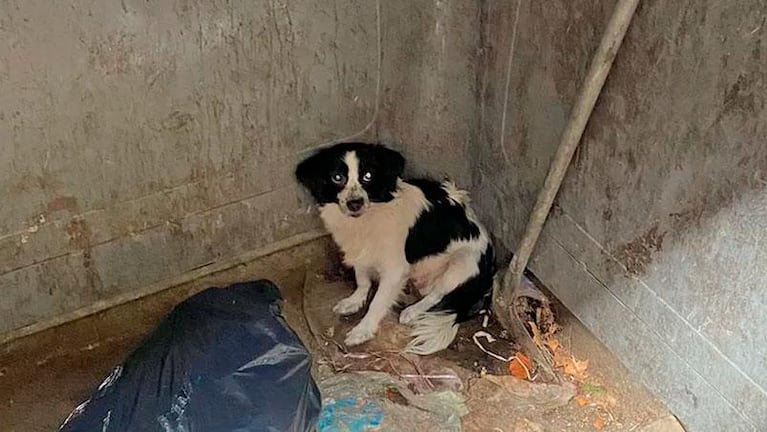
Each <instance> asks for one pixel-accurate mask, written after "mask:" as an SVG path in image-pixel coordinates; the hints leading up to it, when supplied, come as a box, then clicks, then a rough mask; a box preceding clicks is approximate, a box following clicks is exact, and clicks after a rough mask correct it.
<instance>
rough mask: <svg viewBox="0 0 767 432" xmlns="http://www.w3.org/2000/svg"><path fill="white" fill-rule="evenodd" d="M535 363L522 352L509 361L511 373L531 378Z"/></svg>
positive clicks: (518, 376) (515, 375)
mask: <svg viewBox="0 0 767 432" xmlns="http://www.w3.org/2000/svg"><path fill="white" fill-rule="evenodd" d="M532 370H533V363H532V362H531V361H530V359H529V358H527V356H526V355H524V354H522V353H517V354H516V355H514V357H512V359H511V361H510V362H509V374H510V375H511V376H513V377H516V378H519V379H525V380H526V379H530V373H531V371H532Z"/></svg>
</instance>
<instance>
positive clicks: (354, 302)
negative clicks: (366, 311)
mask: <svg viewBox="0 0 767 432" xmlns="http://www.w3.org/2000/svg"><path fill="white" fill-rule="evenodd" d="M364 305H365V298H364V297H355V296H354V295H350V296H349V297H346V298H345V299H343V300H341V301H339V302H338V303H336V305H335V306H333V312H334V313H336V314H338V315H351V314H353V313H356V312H357V311H359V310H360V309H362V306H364Z"/></svg>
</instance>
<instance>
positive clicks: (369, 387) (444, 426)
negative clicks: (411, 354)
mask: <svg viewBox="0 0 767 432" xmlns="http://www.w3.org/2000/svg"><path fill="white" fill-rule="evenodd" d="M319 385H320V388H321V389H322V395H323V410H322V414H321V415H320V423H319V431H320V432H363V431H366V430H372V429H374V428H378V430H384V431H387V432H388V431H391V432H412V431H419V432H431V431H433V432H442V431H445V432H450V431H455V432H458V431H460V430H461V417H462V416H464V415H466V414H467V413H468V411H467V409H466V406H465V404H464V401H463V397H462V396H461V395H460V394H459V393H457V392H455V391H452V390H441V391H440V390H435V391H428V392H424V393H415V392H413V391H412V390H411V389H410V388H409V384H408V383H407V382H405V381H403V380H400V379H397V378H395V377H393V376H391V375H389V374H387V373H383V372H350V373H344V374H336V375H333V376H331V377H330V378H328V379H326V380H323V381H321V382H320V384H319Z"/></svg>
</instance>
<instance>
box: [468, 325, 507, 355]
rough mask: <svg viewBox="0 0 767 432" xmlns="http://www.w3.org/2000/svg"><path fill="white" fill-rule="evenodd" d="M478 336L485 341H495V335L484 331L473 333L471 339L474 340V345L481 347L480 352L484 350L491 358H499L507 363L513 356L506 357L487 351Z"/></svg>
mask: <svg viewBox="0 0 767 432" xmlns="http://www.w3.org/2000/svg"><path fill="white" fill-rule="evenodd" d="M480 338H482V339H485V340H486V341H488V342H490V343H492V342H495V341H496V339H495V337H494V336H493V335H491V334H490V333H488V332H486V331H478V332H476V333H474V336H472V337H471V339H472V340H473V341H474V345H476V346H477V347H479V349H481V350H482V352H484V353H485V354H487V355H489V356H490V357H492V358H494V359H496V360H500V361H502V362H504V363H508V362H510V361H511V359H512V358H514V357H509V358H506V357H503V356H500V355H498V354H496V353H494V352H492V351H489V350H487V349H485V347H484V346H482V343H481V342H480V341H479V339H480Z"/></svg>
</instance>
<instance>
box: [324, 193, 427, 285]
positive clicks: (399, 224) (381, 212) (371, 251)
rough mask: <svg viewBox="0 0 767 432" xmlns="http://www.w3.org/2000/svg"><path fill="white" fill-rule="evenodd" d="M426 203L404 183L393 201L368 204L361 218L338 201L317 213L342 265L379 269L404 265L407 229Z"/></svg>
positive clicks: (422, 196) (423, 198)
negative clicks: (348, 212)
mask: <svg viewBox="0 0 767 432" xmlns="http://www.w3.org/2000/svg"><path fill="white" fill-rule="evenodd" d="M427 206H428V202H427V201H426V199H425V197H424V195H423V192H421V190H420V189H419V188H417V187H415V186H412V185H409V184H407V183H404V182H403V183H400V187H399V190H398V191H397V193H396V195H395V198H394V199H393V200H391V201H389V202H387V203H373V204H371V206H370V207H369V208H368V209H367V210H366V211H365V213H363V214H362V215H361V216H360V217H357V218H354V217H350V216H346V215H344V214H343V213H341V210H340V209H339V207H338V205H337V204H328V205H325V206H322V207H321V208H320V216H321V218H322V220H323V222H324V223H325V227H326V228H327V229H328V231H330V234H331V235H332V236H333V240H334V241H335V242H336V243H337V244H338V246H339V247H340V248H341V251H342V252H343V254H344V263H345V264H347V265H349V266H353V267H366V268H370V269H374V270H377V271H382V270H385V269H387V268H391V267H392V266H403V265H404V266H406V265H407V262H406V261H405V242H406V240H407V235H408V231H409V229H410V227H411V226H413V224H415V221H416V219H417V218H418V216H419V215H420V214H421V212H422V211H423V210H424V209H425V208H426V207H427Z"/></svg>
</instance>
